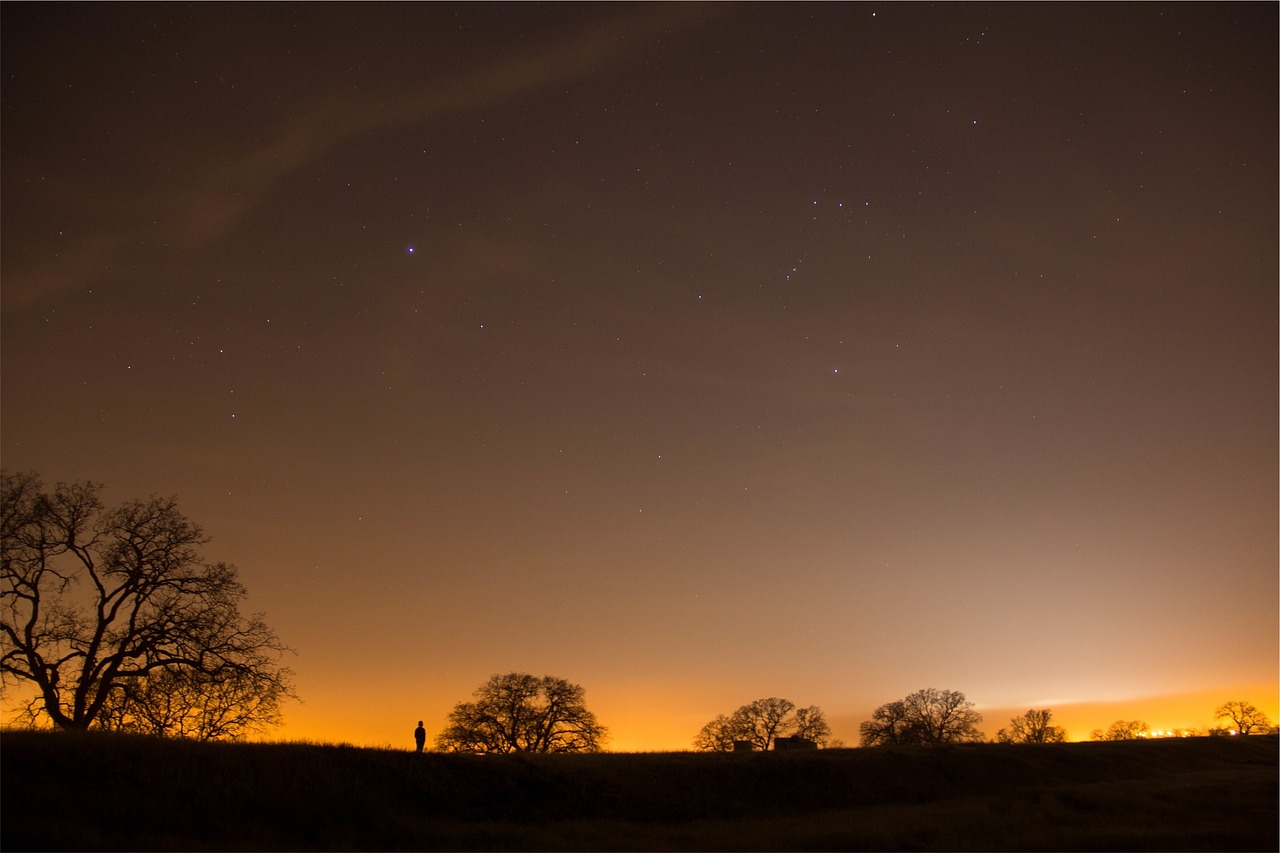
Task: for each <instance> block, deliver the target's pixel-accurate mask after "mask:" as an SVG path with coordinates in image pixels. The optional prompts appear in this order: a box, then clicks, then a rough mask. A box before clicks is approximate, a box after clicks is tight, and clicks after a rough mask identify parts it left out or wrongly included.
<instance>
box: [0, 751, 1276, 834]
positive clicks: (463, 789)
mask: <svg viewBox="0 0 1280 853" xmlns="http://www.w3.org/2000/svg"><path fill="white" fill-rule="evenodd" d="M1276 759H1277V741H1276V738H1275V737H1274V736H1266V737H1249V738H1195V739H1185V740H1157V741H1134V742H1127V743H1077V744H1060V745H1056V746H998V745H976V746H966V747H955V748H945V749H937V750H905V749H904V750H896V749H877V750H824V751H821V752H809V753H755V754H720V755H708V754H695V753H646V754H603V755H579V756H527V755H526V756H463V755H435V754H425V755H414V754H411V753H405V752H395V751H390V750H375V749H357V748H353V747H342V746H313V745H305V744H199V743H192V742H184V741H162V740H153V739H147V738H135V737H123V736H119V735H115V736H112V735H84V734H80V735H72V734H65V733H43V734H42V733H27V732H10V733H5V734H4V735H3V736H2V738H0V773H2V778H0V783H2V786H0V847H2V848H3V849H4V850H5V851H19V850H1270V851H1274V850H1276V849H1277V847H1278V846H1280V837H1278V836H1280V830H1278V829H1277V826H1278V823H1280V814H1278V812H1280V808H1278V806H1277V796H1278V793H1280V792H1278V790H1277V760H1276Z"/></svg>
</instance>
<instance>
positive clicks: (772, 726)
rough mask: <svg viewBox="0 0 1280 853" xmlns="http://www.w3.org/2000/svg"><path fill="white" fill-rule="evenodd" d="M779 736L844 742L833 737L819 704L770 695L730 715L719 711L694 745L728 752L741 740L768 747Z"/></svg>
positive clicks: (826, 743) (832, 743) (833, 743)
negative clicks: (800, 703) (801, 705)
mask: <svg viewBox="0 0 1280 853" xmlns="http://www.w3.org/2000/svg"><path fill="white" fill-rule="evenodd" d="M779 737H801V738H805V739H806V740H811V741H813V742H814V743H815V744H817V745H818V746H820V747H832V746H842V745H843V744H841V743H840V742H839V741H836V740H833V739H832V737H831V727H830V726H829V725H827V720H826V718H825V717H824V716H823V714H822V709H821V708H819V707H818V706H816V705H811V706H810V707H808V708H797V707H796V706H795V704H794V703H793V702H790V701H788V700H786V699H779V698H777V697H776V696H771V697H770V698H768V699H757V700H755V701H754V702H748V703H747V704H746V705H743V706H742V707H741V708H739V709H738V710H736V711H734V712H733V713H732V714H731V715H729V716H727V717H726V716H725V715H724V714H720V715H718V716H717V717H716V718H715V719H714V720H712V721H711V722H709V723H707V724H706V725H705V726H703V727H702V731H700V732H698V735H697V737H695V738H694V739H693V745H694V747H695V748H697V749H704V750H709V751H713V752H729V751H731V750H733V749H734V746H735V743H736V742H738V741H746V742H748V743H750V744H751V745H752V746H753V747H754V748H756V749H759V750H762V751H763V750H767V749H769V748H770V747H772V746H773V745H774V743H775V742H776V741H777V739H778V738H779Z"/></svg>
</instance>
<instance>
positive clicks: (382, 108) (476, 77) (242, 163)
mask: <svg viewBox="0 0 1280 853" xmlns="http://www.w3.org/2000/svg"><path fill="white" fill-rule="evenodd" d="M724 8H725V7H722V6H694V5H689V4H669V5H668V4H662V5H658V6H643V7H640V8H639V9H638V10H636V11H633V12H630V13H628V14H625V15H620V16H618V17H616V18H613V19H610V20H607V21H604V22H598V23H594V24H592V25H590V26H587V27H584V28H581V29H579V30H576V31H574V32H572V33H569V34H568V35H566V36H565V37H563V38H561V39H558V40H556V41H552V42H549V43H544V44H541V45H539V46H538V47H536V48H534V49H532V50H530V51H527V52H525V53H522V54H513V55H512V56H510V57H506V58H503V59H502V60H500V61H498V62H496V63H493V64H490V65H488V66H485V67H482V68H479V69H477V70H474V71H472V72H470V73H465V74H462V75H459V76H457V77H453V78H449V79H445V80H442V81H440V82H438V83H436V84H435V85H432V86H430V87H428V88H426V89H425V90H420V91H417V92H415V93H413V94H411V95H408V96H405V97H402V98H400V99H399V100H398V101H397V100H395V99H392V100H390V101H389V102H388V101H384V102H382V103H378V104H373V103H370V102H368V101H362V100H357V99H356V98H355V97H353V96H352V95H350V94H345V93H343V94H333V95H329V96H326V97H324V98H321V99H319V100H317V101H314V102H312V103H311V104H309V105H307V106H306V107H305V108H304V109H302V110H300V111H299V112H298V113H297V114H296V117H294V118H292V119H290V120H289V121H287V122H286V123H284V124H283V126H281V127H280V128H279V129H278V130H277V131H276V132H275V133H274V134H272V135H271V136H270V138H268V139H267V140H266V141H265V142H264V143H263V144H261V145H259V146H257V147H255V148H253V149H250V150H247V151H243V152H240V153H238V154H235V155H233V156H231V157H229V158H228V159H227V160H225V161H224V162H222V163H219V164H198V165H197V166H196V168H194V169H193V170H192V176H191V177H190V178H188V179H187V180H185V181H181V182H179V183H177V184H176V185H170V186H167V187H165V188H162V189H157V190H155V191H153V192H151V193H147V194H144V196H143V198H142V200H141V201H140V202H139V203H138V204H137V205H136V206H134V207H133V208H132V209H130V210H128V211H126V212H125V214H124V215H123V216H122V217H119V218H117V219H116V221H115V222H113V223H111V224H109V225H106V226H104V227H103V228H101V229H99V230H97V231H96V232H95V233H94V234H93V235H92V236H90V237H87V238H84V239H82V240H79V241H78V242H77V243H75V244H73V245H72V246H70V247H66V248H64V249H63V250H62V251H60V252H59V253H58V255H57V256H55V257H52V258H49V257H45V258H43V259H42V261H41V262H40V263H39V264H38V265H32V266H30V267H29V268H27V269H17V270H9V271H7V274H6V282H5V293H4V298H5V302H6V303H7V304H8V306H9V307H11V308H12V307H19V306H23V305H28V304H31V303H33V302H35V301H37V300H39V299H41V298H44V297H46V296H48V295H51V294H53V293H56V292H60V291H63V290H67V289H70V288H72V287H75V286H77V285H79V284H82V283H83V282H84V280H85V279H86V278H89V277H91V276H93V275H95V274H101V273H103V272H109V271H110V270H111V269H112V268H114V267H118V266H120V265H122V264H123V263H124V262H125V261H126V260H127V259H128V258H129V256H130V253H132V252H134V251H136V250H137V249H138V248H139V247H140V246H148V247H150V248H151V249H152V250H154V248H155V247H156V246H157V245H161V246H165V245H167V246H171V247H174V248H177V249H190V248H196V247H199V246H204V245H208V244H210V243H213V242H216V241H217V240H219V239H221V238H222V237H224V236H225V235H227V234H228V233H230V232H232V231H234V230H235V228H236V227H237V226H239V225H240V223H242V222H243V221H244V220H245V218H246V217H247V216H248V215H249V214H250V213H252V211H254V210H255V209H257V208H258V207H259V206H260V205H261V204H262V203H263V201H264V200H265V199H266V198H267V197H268V196H269V195H270V194H271V192H272V191H274V190H275V188H276V187H277V186H279V184H280V182H281V181H282V180H283V179H285V178H286V177H287V176H288V175H290V174H291V173H293V172H296V171H298V170H299V169H302V168H305V167H307V166H309V165H311V164H314V163H316V162H317V161H319V160H320V159H321V158H323V157H324V156H325V155H326V154H328V153H329V152H330V151H332V150H333V149H334V148H336V147H337V146H339V145H342V144H343V143H346V142H348V141H350V140H352V139H355V138H358V137H360V136H363V135H367V134H370V133H375V132H379V131H384V130H389V129H393V128H395V127H398V126H402V125H405V124H410V123H414V122H422V121H429V120H431V119H434V118H438V117H440V116H443V115H448V114H452V113H459V112H466V111H471V110H479V109H485V108H488V107H492V106H495V105H498V104H501V103H502V102H504V101H507V100H510V99H512V98H517V97H520V96H522V95H525V94H528V93H530V92H534V91H537V90H539V89H543V88H545V87H547V86H550V85H554V84H557V83H563V82H566V81H569V80H573V79H577V78H581V77H584V76H587V75H589V74H591V73H593V72H596V71H599V70H601V69H603V68H605V67H607V66H609V65H610V64H612V63H615V62H618V61H619V60H621V59H623V58H624V57H625V56H626V55H627V54H628V53H629V52H630V51H631V50H632V49H634V48H635V47H637V46H639V45H640V44H641V43H642V42H643V41H644V40H645V39H647V38H650V37H653V36H654V35H656V34H659V33H669V32H673V31H680V30H684V29H687V28H692V27H694V26H697V25H700V24H702V23H706V22H708V21H710V20H712V19H714V18H715V17H718V16H720V15H721V14H722V13H723V9H724Z"/></svg>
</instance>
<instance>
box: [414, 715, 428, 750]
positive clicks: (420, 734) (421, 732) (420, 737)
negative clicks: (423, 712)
mask: <svg viewBox="0 0 1280 853" xmlns="http://www.w3.org/2000/svg"><path fill="white" fill-rule="evenodd" d="M413 742H414V743H416V744H417V745H418V749H417V751H418V752H422V747H423V746H425V745H426V743H427V730H426V729H424V728H423V727H422V720H418V727H417V728H416V729H414V730H413Z"/></svg>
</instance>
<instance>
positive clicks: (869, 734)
mask: <svg viewBox="0 0 1280 853" xmlns="http://www.w3.org/2000/svg"><path fill="white" fill-rule="evenodd" d="M980 722H982V715H981V714H979V713H978V712H977V711H974V710H973V703H972V702H970V701H968V700H967V699H965V696H964V694H963V693H961V692H959V691H957V690H938V689H936V688H933V687H926V688H925V689H923V690H917V691H916V692H915V693H912V694H911V695H910V696H907V697H905V698H903V699H899V700H897V701H894V702H889V703H887V704H884V705H881V706H880V707H879V708H877V709H876V710H875V711H874V712H873V713H872V715H871V719H870V720H867V721H866V722H864V723H863V724H862V725H861V726H860V727H859V728H860V731H861V743H862V745H863V746H938V745H941V744H946V743H976V742H978V741H981V740H982V732H980V731H978V723H980Z"/></svg>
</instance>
